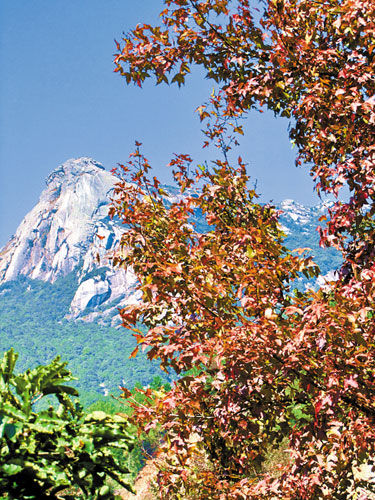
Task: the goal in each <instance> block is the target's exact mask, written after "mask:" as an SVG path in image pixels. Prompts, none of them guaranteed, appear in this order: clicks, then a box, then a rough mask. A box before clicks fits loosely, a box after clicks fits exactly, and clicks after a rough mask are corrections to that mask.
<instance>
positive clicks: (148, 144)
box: [0, 0, 317, 246]
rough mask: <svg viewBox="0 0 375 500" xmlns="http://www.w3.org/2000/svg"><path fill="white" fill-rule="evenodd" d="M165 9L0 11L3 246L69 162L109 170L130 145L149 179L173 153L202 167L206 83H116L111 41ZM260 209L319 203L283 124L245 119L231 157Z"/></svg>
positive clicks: (9, 6) (122, 4)
mask: <svg viewBox="0 0 375 500" xmlns="http://www.w3.org/2000/svg"><path fill="white" fill-rule="evenodd" d="M161 8H162V0H140V1H138V2H137V1H134V0H32V1H30V0H17V1H15V0H1V1H0V68H1V78H0V246H1V245H3V244H4V243H5V242H6V241H7V240H8V238H9V237H10V235H11V234H13V233H14V232H15V230H16V228H17V226H18V224H19V223H20V221H21V219H22V218H23V216H24V215H25V214H26V212H27V211H29V210H30V209H31V208H32V207H33V206H34V205H35V203H36V202H37V200H38V197H39V195H40V192H41V191H42V189H43V188H44V179H45V178H46V176H47V175H48V174H49V173H50V172H51V170H53V169H54V168H55V167H56V166H58V165H59V164H61V163H62V162H64V161H65V160H67V159H68V158H72V157H78V156H90V157H93V158H94V159H96V160H98V161H100V162H102V163H103V164H104V166H105V167H106V168H107V169H111V168H113V167H114V166H115V165H116V164H117V163H118V162H124V161H126V159H127V157H128V155H129V153H130V152H131V151H132V150H133V144H134V141H135V140H140V141H141V142H143V144H144V152H145V154H146V156H148V158H149V159H150V160H151V161H152V163H153V165H154V166H155V169H156V173H157V174H158V175H159V176H160V177H161V178H162V180H163V181H166V182H168V180H169V175H170V174H169V170H168V169H167V168H166V167H165V165H166V164H167V163H168V161H169V159H170V157H171V155H172V154H173V153H174V152H183V153H190V154H191V155H192V156H193V157H194V159H195V160H196V161H197V162H201V161H202V160H204V159H209V157H208V156H207V155H208V153H207V151H206V150H203V151H202V150H201V145H202V142H203V135H202V133H201V132H200V128H201V125H200V122H199V119H198V116H197V115H196V114H195V113H194V109H195V108H196V107H197V106H199V105H200V104H201V103H202V102H204V101H205V100H206V98H207V97H208V95H209V92H210V91H211V89H212V83H211V82H210V81H207V80H204V79H203V78H202V77H201V75H200V74H198V73H197V74H196V75H194V76H193V78H192V79H191V80H190V81H189V82H188V84H187V85H186V86H185V87H183V88H181V89H178V88H177V87H175V86H172V87H166V86H158V87H156V86H155V85H154V83H153V82H151V81H150V82H149V83H147V84H146V86H145V87H144V88H143V89H142V90H141V89H139V88H138V87H127V86H126V84H125V81H124V80H123V79H122V78H120V77H119V76H118V75H117V74H115V73H113V69H114V66H113V53H114V51H115V45H114V39H115V38H116V39H120V38H121V34H122V32H123V31H128V30H129V29H131V28H132V27H134V26H135V25H136V24H137V23H138V22H155V21H156V20H157V14H158V13H159V11H160V10H161ZM238 154H241V155H242V157H243V158H244V159H246V160H247V161H248V162H249V164H250V173H251V174H252V175H253V176H254V178H257V180H258V190H259V192H260V193H262V195H263V196H262V199H263V200H269V199H273V200H274V201H280V200H282V199H284V198H293V199H295V200H297V201H299V202H302V203H305V204H313V203H315V202H316V201H317V197H316V195H314V194H313V190H312V181H311V178H310V177H309V175H308V169H306V168H302V169H296V168H295V166H294V152H293V151H292V150H291V146H290V143H289V140H288V135H287V121H285V120H281V119H278V120H275V119H274V118H273V116H272V115H269V114H267V115H260V114H258V113H254V114H251V115H250V116H249V118H248V120H247V123H246V135H245V137H244V138H243V140H242V145H241V147H240V148H239V149H238Z"/></svg>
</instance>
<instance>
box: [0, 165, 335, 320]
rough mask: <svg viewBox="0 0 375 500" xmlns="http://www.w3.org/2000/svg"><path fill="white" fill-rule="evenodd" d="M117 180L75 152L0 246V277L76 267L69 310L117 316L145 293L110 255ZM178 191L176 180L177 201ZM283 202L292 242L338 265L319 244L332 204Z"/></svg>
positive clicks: (116, 235)
mask: <svg viewBox="0 0 375 500" xmlns="http://www.w3.org/2000/svg"><path fill="white" fill-rule="evenodd" d="M115 183H116V178H115V177H114V176H113V175H112V174H111V173H110V172H108V171H107V170H105V169H104V167H103V166H102V165H101V164H100V163H97V162H95V161H94V160H92V159H91V158H78V159H72V160H68V161H67V162H65V163H63V164H62V165H61V166H59V167H58V168H56V169H55V170H54V171H53V172H52V173H51V175H49V177H48V178H47V179H46V184H47V186H46V189H45V190H44V191H43V192H42V194H41V196H40V199H39V202H38V203H37V205H36V206H35V207H34V208H33V209H32V210H31V211H30V212H29V213H28V214H27V215H26V217H25V218H24V220H23V221H22V223H21V224H20V226H19V228H18V229H17V232H16V234H15V235H14V236H13V237H12V238H11V239H10V241H9V242H8V243H7V245H6V246H5V247H4V248H3V249H2V250H0V284H1V283H4V282H6V281H11V280H16V279H17V278H18V277H20V276H26V277H28V278H31V279H36V280H42V281H45V282H50V283H54V282H55V281H56V280H57V279H58V278H59V277H63V276H66V275H68V274H70V273H75V275H76V278H77V290H76V292H75V295H74V298H73V300H72V302H71V305H70V311H69V314H68V316H67V318H68V319H77V318H80V319H83V320H86V321H99V322H101V321H104V320H105V322H106V323H107V324H108V323H110V324H113V325H115V324H116V323H118V321H119V319H118V316H117V308H118V307H121V306H124V305H125V304H130V303H134V302H135V301H137V300H139V298H140V297H139V295H138V294H137V293H136V292H135V284H136V278H135V276H134V274H133V273H132V271H131V270H127V271H125V270H124V269H114V268H112V267H111V262H110V257H111V255H112V254H113V250H114V249H115V248H116V246H117V244H118V242H119V240H120V236H121V232H122V231H123V228H122V227H121V226H119V225H117V224H116V222H115V221H112V220H110V218H109V217H108V203H109V198H110V195H111V192H112V190H113V187H114V184H115ZM167 189H168V188H167ZM173 192H174V191H173V188H171V189H170V197H169V199H170V201H171V200H172V199H173ZM278 208H279V209H280V210H281V211H282V215H281V217H280V223H281V225H282V228H283V230H284V232H285V234H286V236H287V239H286V245H287V246H288V247H289V248H291V249H293V248H296V247H310V248H311V249H312V254H313V255H314V257H315V258H316V260H317V262H318V264H319V265H320V266H321V269H322V274H326V273H327V272H329V271H330V270H332V269H334V268H335V267H336V266H337V264H338V263H339V259H338V256H337V254H336V253H335V252H334V251H332V250H328V251H327V250H324V251H323V250H322V249H320V248H319V244H318V234H317V232H316V226H317V225H319V222H318V219H319V217H320V216H321V215H322V213H323V212H324V211H325V210H326V205H325V204H320V205H317V206H315V207H305V206H303V205H301V204H299V203H296V202H295V201H293V200H284V201H283V202H282V203H281V204H280V206H279V207H278ZM194 222H195V223H196V227H197V229H198V230H199V231H205V230H207V225H206V224H205V221H203V220H202V217H199V215H198V214H196V215H195V216H194ZM98 262H99V263H98ZM116 316H117V318H116Z"/></svg>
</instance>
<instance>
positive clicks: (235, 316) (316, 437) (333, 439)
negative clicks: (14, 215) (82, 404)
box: [112, 0, 375, 499]
mask: <svg viewBox="0 0 375 500" xmlns="http://www.w3.org/2000/svg"><path fill="white" fill-rule="evenodd" d="M164 4H165V9H164V10H163V11H162V13H161V25H160V26H155V27H154V26H149V25H138V26H137V27H136V28H135V30H133V31H132V32H131V33H130V34H129V35H128V36H126V37H125V38H124V40H123V42H122V43H119V44H118V54H117V55H116V59H115V63H116V70H117V71H118V72H119V73H120V74H121V75H123V76H124V77H125V78H126V80H127V82H128V83H130V82H131V81H134V82H135V83H136V84H138V85H140V86H141V85H142V82H143V81H144V80H145V79H146V78H148V77H150V76H151V75H155V77H156V79H157V82H158V83H162V82H169V81H172V82H177V83H178V84H179V85H181V84H182V83H184V80H185V77H186V75H187V74H188V73H189V71H190V67H191V66H193V65H201V66H203V67H204V68H205V70H206V72H207V76H208V77H209V78H212V79H213V80H215V82H217V85H218V88H219V89H218V92H216V93H215V94H213V95H212V96H211V99H210V103H209V104H207V105H202V106H201V107H200V108H199V112H200V115H201V119H202V120H204V121H205V123H206V130H205V134H206V136H207V141H208V143H210V142H213V143H214V144H216V145H217V146H218V147H219V149H220V150H221V152H222V153H223V155H222V158H223V159H221V160H217V161H215V162H213V165H212V167H210V168H209V167H208V166H205V167H202V166H201V167H200V168H197V169H195V170H193V169H192V168H191V163H192V160H191V159H190V157H189V156H188V155H177V156H176V157H175V158H174V159H173V160H172V162H171V165H172V166H173V168H174V176H175V180H176V182H177V183H178V185H179V187H180V196H178V197H175V198H174V199H173V200H169V199H168V197H167V196H166V194H165V193H164V192H163V190H162V189H161V188H160V184H159V182H158V180H157V179H155V178H154V179H153V181H150V180H149V178H148V172H149V169H150V165H149V164H148V162H147V160H146V159H145V158H144V157H143V156H142V154H141V151H140V149H139V146H140V144H139V143H137V149H136V151H135V153H133V155H131V158H130V160H129V162H128V164H127V165H122V166H121V171H120V182H119V184H118V186H117V190H116V198H115V200H114V204H113V208H112V215H117V216H118V217H120V219H122V220H123V222H124V223H126V224H128V228H129V229H128V230H126V231H125V232H124V235H123V238H122V242H121V249H120V250H119V252H118V254H117V255H116V256H115V258H114V261H115V263H117V264H118V265H124V266H128V265H129V266H132V267H133V268H134V270H135V272H136V273H137V275H138V277H139V282H140V285H139V287H140V290H141V291H142V293H143V302H142V303H141V304H137V305H133V306H129V307H128V308H126V309H125V310H123V311H122V317H123V320H124V325H126V326H130V327H131V326H133V329H134V330H135V335H136V336H137V340H138V342H139V344H141V345H143V346H147V347H149V348H150V350H149V351H148V356H149V358H151V359H153V358H158V359H160V361H161V365H162V367H163V368H164V369H166V370H167V369H169V368H170V367H172V368H174V369H175V370H177V372H178V373H181V378H180V379H179V380H178V382H177V383H176V384H175V385H174V387H173V388H172V391H171V392H170V393H168V394H166V395H165V394H160V398H159V400H158V401H157V402H156V405H154V406H149V407H147V406H145V405H143V406H137V405H135V410H136V415H137V419H138V421H139V422H143V425H144V428H145V429H146V430H148V429H151V428H153V427H154V426H155V425H160V426H161V428H162V429H163V430H164V431H165V433H166V438H165V442H164V443H163V445H162V450H163V451H164V454H165V455H164V456H165V466H164V467H163V468H162V469H161V470H160V471H159V476H158V481H159V486H160V494H161V498H166V497H167V498H186V497H188V496H189V495H191V496H192V497H194V495H195V497H199V498H202V499H203V498H207V499H215V498H220V499H224V498H236V499H237V498H254V499H256V498H259V499H263V498H283V499H285V498H296V496H297V495H298V498H303V499H312V498H348V497H350V496H351V495H357V496H358V497H359V498H367V496H368V493H369V491H373V488H374V487H373V482H372V481H371V478H373V477H374V475H375V473H374V471H373V469H372V467H373V461H374V456H375V431H374V429H375V426H374V423H375V422H374V420H375V406H374V400H375V399H374V397H375V385H374V380H375V379H374V375H375V351H374V333H375V332H374V321H373V316H374V314H375V262H374V241H375V238H374V236H375V232H374V230H375V224H374V220H373V215H374V211H375V203H374V202H375V192H374V185H375V175H374V172H375V168H374V167H375V145H374V137H375V133H374V128H375V109H374V108H375V98H374V90H375V77H374V75H375V61H374V54H375V4H374V2H373V1H372V0H361V1H358V0H322V1H315V0H298V1H296V0H268V1H266V2H264V4H262V5H263V7H262V11H261V12H258V13H257V14H256V15H254V10H255V9H251V6H250V2H249V1H248V0H236V1H235V0H233V1H230V0H205V1H200V2H199V1H194V0H165V2H164ZM258 7H259V5H258ZM262 107H267V108H268V109H271V110H273V111H274V112H275V113H276V114H279V115H282V116H286V117H289V118H290V119H291V130H290V134H291V138H292V139H293V141H294V142H295V144H296V146H297V148H298V151H299V156H298V159H297V163H302V162H304V163H306V164H307V165H308V167H309V168H310V172H311V175H312V176H313V178H314V180H315V183H316V189H317V190H318V192H319V193H331V194H333V195H334V196H336V197H337V196H338V193H339V190H340V188H341V187H342V186H344V185H345V186H347V188H348V189H349V191H350V193H351V197H350V198H349V199H348V201H337V202H336V203H335V204H334V206H333V207H332V208H331V209H330V216H329V219H328V221H327V223H326V226H325V227H324V228H322V229H320V234H321V244H322V245H326V246H330V245H332V246H335V247H336V248H338V249H339V250H340V251H341V252H342V255H343V265H342V267H341V268H340V270H339V274H338V275H339V279H338V280H337V281H336V282H331V283H328V284H327V285H326V286H324V287H322V288H321V289H320V290H318V291H317V292H313V291H308V292H306V293H300V292H296V293H294V294H293V293H292V290H291V287H292V286H293V281H294V280H295V278H296V277H298V275H299V273H305V274H306V275H308V276H314V275H316V274H317V273H318V272H319V270H318V268H317V266H316V265H315V264H314V263H313V262H312V261H311V260H310V259H309V258H307V257H305V256H304V255H303V252H301V255H300V256H298V255H295V254H292V253H290V252H289V251H288V250H287V249H286V248H285V247H284V246H283V234H282V232H281V230H280V227H279V225H278V222H277V213H276V212H275V210H273V209H272V207H270V206H267V205H266V206H261V205H259V204H257V203H256V194H255V193H254V192H253V191H252V190H249V188H248V177H247V175H246V169H245V165H244V163H243V161H242V159H241V158H238V161H237V164H236V165H233V164H231V163H230V162H229V159H228V154H227V153H228V151H229V149H230V145H231V144H232V143H233V141H236V140H237V139H236V137H237V136H238V134H241V133H242V129H241V127H240V126H239V125H238V123H237V120H238V118H240V117H241V116H242V115H244V114H245V113H246V112H247V111H248V110H249V109H251V108H258V109H260V108H262ZM129 174H130V175H129ZM129 181H130V182H129ZM198 187H199V189H198ZM196 209H198V210H201V211H202V213H203V214H204V216H205V217H206V220H207V222H208V224H209V225H210V230H209V231H208V232H207V233H206V234H200V233H199V232H197V231H196V230H195V228H194V225H193V224H192V223H191V215H192V213H193V211H194V210H196ZM138 321H142V322H143V323H144V324H145V325H146V326H147V327H149V331H148V333H147V334H144V333H142V332H140V331H137V329H136V327H135V325H136V324H137V322H138ZM186 372H188V374H186ZM285 440H287V442H288V458H287V460H286V461H285V462H284V463H283V464H280V467H279V469H278V470H277V471H275V470H273V471H269V470H265V469H264V467H263V463H264V461H265V459H266V456H267V452H268V450H269V449H270V448H275V447H278V446H279V445H280V443H281V442H282V441H285ZM198 455H199V456H203V457H204V458H205V460H207V463H209V464H211V465H210V466H207V467H201V468H199V467H198V468H197V467H195V466H194V464H195V462H196V457H197V456H198ZM366 495H367V496H366Z"/></svg>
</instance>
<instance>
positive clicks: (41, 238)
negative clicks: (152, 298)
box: [0, 158, 136, 319]
mask: <svg viewBox="0 0 375 500" xmlns="http://www.w3.org/2000/svg"><path fill="white" fill-rule="evenodd" d="M115 182H116V178H115V177H114V176H113V175H112V174H111V173H110V172H108V171H106V170H105V169H104V167H103V166H102V165H101V164H100V163H97V162H95V161H94V160H92V159H91V158H78V159H72V160H68V161H67V162H65V163H64V164H62V165H61V166H59V167H58V168H56V169H55V170H54V171H53V172H52V173H51V174H50V175H49V176H48V178H47V179H46V184H47V187H46V189H45V190H44V191H43V192H42V194H41V196H40V199H39V202H38V203H37V205H36V206H35V207H34V208H33V209H32V210H31V211H30V212H29V213H28V214H27V215H26V217H25V218H24V219H23V221H22V222H21V224H20V226H19V228H18V229H17V231H16V234H15V235H14V236H13V237H12V238H11V239H10V241H9V242H8V243H7V245H6V246H5V247H4V248H3V249H2V250H1V252H0V283H2V282H5V281H11V280H15V279H17V278H18V277H19V276H20V275H24V276H27V277H28V278H31V279H38V280H42V281H48V282H51V283H53V282H54V281H56V279H58V278H59V277H61V276H66V275H67V274H69V273H71V272H75V273H76V274H77V278H78V288H77V291H76V294H75V296H74V299H73V301H72V303H71V308H70V309H71V310H70V317H71V318H76V317H78V316H84V317H85V316H86V315H87V314H89V318H87V319H94V318H95V317H96V315H95V309H97V308H98V306H100V305H102V304H103V303H104V302H105V303H107V304H108V305H109V304H113V303H116V305H117V306H118V305H119V304H121V303H126V302H127V303H128V302H131V301H133V300H136V297H135V296H134V290H133V287H134V284H135V277H134V275H133V273H132V272H131V271H127V272H126V271H125V270H123V269H116V270H115V269H112V268H111V266H110V261H109V257H110V255H111V251H112V250H113V249H114V248H115V246H116V245H117V243H118V242H119V238H120V234H121V230H120V228H119V227H117V226H116V224H115V223H114V222H113V221H111V220H110V219H109V217H108V202H109V197H110V194H111V191H112V190H113V187H114V184H115ZM98 235H99V236H100V237H99V236H98ZM98 257H99V259H100V264H98ZM98 268H99V269H98ZM109 309H111V308H110V307H109ZM107 313H108V311H107Z"/></svg>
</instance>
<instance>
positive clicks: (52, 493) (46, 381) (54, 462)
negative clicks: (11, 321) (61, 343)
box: [0, 349, 134, 500]
mask: <svg viewBox="0 0 375 500" xmlns="http://www.w3.org/2000/svg"><path fill="white" fill-rule="evenodd" d="M17 357H18V355H17V354H16V353H14V351H13V350H12V349H11V350H10V351H8V352H6V353H5V354H4V356H3V359H2V360H1V363H0V396H1V397H0V451H1V453H0V471H1V475H0V493H1V495H2V496H4V495H6V498H9V499H19V498H30V499H37V500H41V499H55V498H65V499H68V498H71V499H72V498H77V495H78V496H79V497H80V498H112V497H113V495H112V494H111V489H110V487H109V486H108V484H107V480H108V479H114V480H115V481H117V482H118V483H120V484H122V485H123V486H124V487H125V488H126V489H128V490H129V491H132V488H131V486H130V484H129V481H128V475H129V470H128V469H127V468H126V467H125V466H124V465H123V464H121V462H120V461H119V460H118V459H117V458H116V457H115V456H114V451H117V450H122V451H123V452H130V451H131V450H132V449H133V448H134V437H132V436H130V435H129V433H128V429H129V425H128V422H127V420H126V419H124V418H123V417H121V416H118V415H115V416H111V415H108V414H106V413H104V412H102V411H93V412H91V413H88V414H84V412H83V410H82V408H81V407H80V405H79V403H78V402H77V401H74V400H73V399H72V397H71V396H77V391H76V390H75V389H74V388H73V387H71V386H70V385H66V384H67V383H69V382H70V381H71V380H73V379H72V376H71V373H70V372H69V371H68V370H67V369H66V363H63V362H61V361H60V359H59V358H56V359H55V360H53V361H52V362H51V363H50V364H49V365H46V366H38V367H37V368H35V369H33V370H27V371H26V372H25V373H22V374H18V375H16V374H15V373H14V368H15V364H16V361H17ZM48 396H54V397H55V398H56V399H57V402H58V403H60V404H59V407H58V408H56V407H54V406H52V405H50V406H49V407H48V408H46V409H44V410H40V411H35V405H36V403H37V402H38V401H39V402H41V403H45V401H43V400H45V398H46V397H48ZM44 406H46V405H44Z"/></svg>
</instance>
